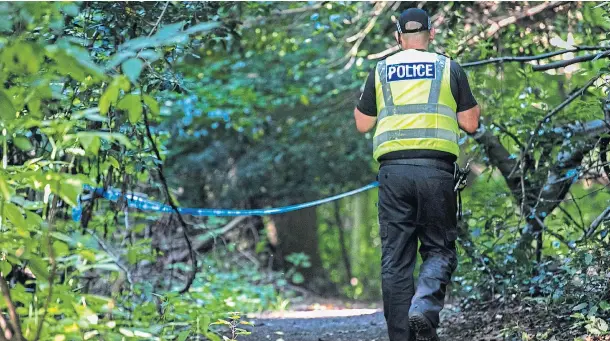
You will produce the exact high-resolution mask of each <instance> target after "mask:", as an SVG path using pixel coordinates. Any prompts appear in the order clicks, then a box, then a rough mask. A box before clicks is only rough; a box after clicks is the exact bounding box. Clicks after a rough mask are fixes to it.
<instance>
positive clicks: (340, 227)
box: [333, 200, 353, 281]
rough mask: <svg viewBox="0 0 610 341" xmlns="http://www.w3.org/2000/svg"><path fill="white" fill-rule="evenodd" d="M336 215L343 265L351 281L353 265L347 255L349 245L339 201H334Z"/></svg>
mask: <svg viewBox="0 0 610 341" xmlns="http://www.w3.org/2000/svg"><path fill="white" fill-rule="evenodd" d="M333 204H334V213H335V224H337V229H338V230H339V243H340V244H341V255H342V257H343V264H344V265H345V273H346V274H347V280H348V281H350V280H351V279H352V277H353V276H352V265H351V263H350V261H349V256H348V254H347V245H346V244H345V231H343V222H342V221H341V211H340V210H341V206H340V205H339V201H336V200H335V201H334V202H333Z"/></svg>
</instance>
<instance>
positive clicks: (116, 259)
mask: <svg viewBox="0 0 610 341" xmlns="http://www.w3.org/2000/svg"><path fill="white" fill-rule="evenodd" d="M87 232H88V233H89V234H90V235H91V236H93V238H94V239H95V240H96V241H97V243H98V244H99V245H100V247H101V248H102V250H104V252H106V253H107V254H108V255H109V256H110V257H112V260H113V261H114V263H115V264H116V265H117V266H118V267H119V269H121V270H123V272H124V273H125V277H127V283H129V289H130V290H131V291H133V280H132V276H131V272H130V271H129V269H128V268H127V267H126V266H125V265H124V264H123V263H122V262H121V260H120V258H119V257H118V256H116V255H115V254H114V253H113V252H112V250H110V248H109V247H108V246H107V245H106V243H104V241H103V240H102V239H101V238H100V237H98V236H97V234H96V233H95V232H94V231H92V230H90V229H87Z"/></svg>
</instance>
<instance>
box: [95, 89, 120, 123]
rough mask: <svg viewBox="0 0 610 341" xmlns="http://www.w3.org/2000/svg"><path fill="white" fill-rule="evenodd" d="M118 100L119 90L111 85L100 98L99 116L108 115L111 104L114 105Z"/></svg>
mask: <svg viewBox="0 0 610 341" xmlns="http://www.w3.org/2000/svg"><path fill="white" fill-rule="evenodd" d="M118 98H119V89H118V86H116V85H113V84H111V85H110V86H108V88H107V89H106V91H104V94H103V95H102V96H101V97H100V102H99V104H98V105H99V108H100V114H102V115H106V114H108V110H110V105H111V104H116V101H117V99H118Z"/></svg>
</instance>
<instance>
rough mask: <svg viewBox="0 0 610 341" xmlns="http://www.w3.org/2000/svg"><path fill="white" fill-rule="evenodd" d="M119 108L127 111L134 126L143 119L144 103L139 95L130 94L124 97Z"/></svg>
mask: <svg viewBox="0 0 610 341" xmlns="http://www.w3.org/2000/svg"><path fill="white" fill-rule="evenodd" d="M117 108H119V109H121V110H125V111H127V113H128V117H129V122H131V123H132V124H135V123H138V121H139V120H140V118H141V117H142V102H141V101H140V96H139V95H133V94H129V95H127V96H125V97H123V99H121V101H120V102H119V104H118V105H117Z"/></svg>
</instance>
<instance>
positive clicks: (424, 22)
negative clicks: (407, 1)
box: [396, 8, 432, 33]
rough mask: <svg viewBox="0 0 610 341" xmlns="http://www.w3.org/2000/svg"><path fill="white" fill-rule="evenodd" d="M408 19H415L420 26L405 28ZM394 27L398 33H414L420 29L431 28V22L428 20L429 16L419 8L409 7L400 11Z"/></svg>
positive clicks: (426, 29) (420, 30) (427, 29)
mask: <svg viewBox="0 0 610 341" xmlns="http://www.w3.org/2000/svg"><path fill="white" fill-rule="evenodd" d="M410 21H415V22H418V23H420V24H421V27H420V28H416V29H412V30H407V28H406V26H407V23H408V22H410ZM396 27H397V29H398V33H416V32H422V31H429V30H430V28H432V23H431V22H430V17H429V16H428V13H426V11H424V10H423V9H420V8H409V9H407V10H405V11H404V12H402V14H401V15H400V18H398V21H396Z"/></svg>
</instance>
